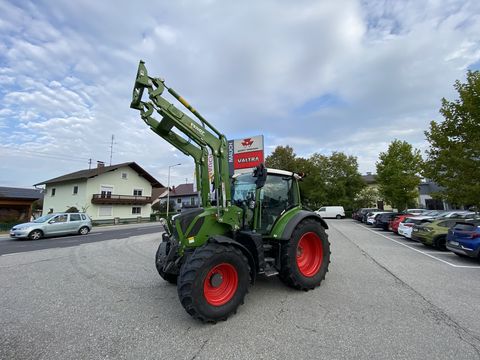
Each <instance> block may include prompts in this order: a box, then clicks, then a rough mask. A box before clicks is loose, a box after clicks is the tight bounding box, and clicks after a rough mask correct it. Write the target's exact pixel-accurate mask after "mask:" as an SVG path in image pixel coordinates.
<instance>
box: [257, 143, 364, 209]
mask: <svg viewBox="0 0 480 360" xmlns="http://www.w3.org/2000/svg"><path fill="white" fill-rule="evenodd" d="M266 165H267V167H271V168H277V169H283V170H289V171H294V172H297V173H304V174H306V177H305V178H304V179H303V181H302V182H301V183H300V191H301V194H302V204H304V205H306V206H307V207H310V208H312V209H318V208H319V207H320V206H322V205H342V206H344V207H345V208H348V209H352V208H353V203H354V198H355V195H356V194H357V193H358V191H360V190H361V189H362V188H363V187H364V186H365V184H364V182H363V181H362V177H361V175H360V173H359V172H358V163H357V158H356V157H354V156H347V155H345V154H344V153H341V152H334V153H333V154H332V155H331V156H326V155H322V154H318V153H315V154H313V155H312V156H311V157H310V158H308V159H305V158H301V157H297V156H296V154H295V153H294V151H293V148H292V147H290V146H288V145H287V146H285V147H283V146H278V147H277V148H276V149H275V150H274V152H273V153H272V154H271V155H269V156H267V158H266Z"/></svg>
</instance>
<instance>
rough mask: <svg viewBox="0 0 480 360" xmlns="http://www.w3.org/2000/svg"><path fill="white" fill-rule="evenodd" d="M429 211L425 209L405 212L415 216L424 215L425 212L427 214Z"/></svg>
mask: <svg viewBox="0 0 480 360" xmlns="http://www.w3.org/2000/svg"><path fill="white" fill-rule="evenodd" d="M427 211H428V210H425V209H407V210H405V212H407V213H409V214H413V215H423V213H424V212H427Z"/></svg>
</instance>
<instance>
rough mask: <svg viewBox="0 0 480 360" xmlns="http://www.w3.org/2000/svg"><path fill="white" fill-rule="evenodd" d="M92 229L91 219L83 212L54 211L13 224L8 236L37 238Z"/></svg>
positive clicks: (78, 232) (83, 233) (84, 232)
mask: <svg viewBox="0 0 480 360" xmlns="http://www.w3.org/2000/svg"><path fill="white" fill-rule="evenodd" d="M90 230H92V220H91V219H90V218H89V217H88V215H87V214H84V213H55V214H48V215H45V216H42V217H39V218H38V219H36V220H33V221H32V222H29V223H24V224H19V225H15V226H14V227H12V228H11V230H10V237H13V238H18V239H20V238H29V239H32V240H38V239H40V238H42V237H47V236H56V235H66V234H81V235H86V234H88V233H89V232H90Z"/></svg>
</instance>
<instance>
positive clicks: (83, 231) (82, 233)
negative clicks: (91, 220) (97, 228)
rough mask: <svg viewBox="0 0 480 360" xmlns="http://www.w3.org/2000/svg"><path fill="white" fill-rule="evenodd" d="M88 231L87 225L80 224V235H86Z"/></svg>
mask: <svg viewBox="0 0 480 360" xmlns="http://www.w3.org/2000/svg"><path fill="white" fill-rule="evenodd" d="M89 232H90V229H89V228H88V226H82V227H81V228H80V230H78V233H79V234H80V235H87V234H88V233H89Z"/></svg>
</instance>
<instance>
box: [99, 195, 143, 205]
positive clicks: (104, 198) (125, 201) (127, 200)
mask: <svg viewBox="0 0 480 360" xmlns="http://www.w3.org/2000/svg"><path fill="white" fill-rule="evenodd" d="M151 202H152V198H151V197H150V196H137V195H115V194H93V196H92V204H108V205H145V204H150V203H151Z"/></svg>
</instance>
